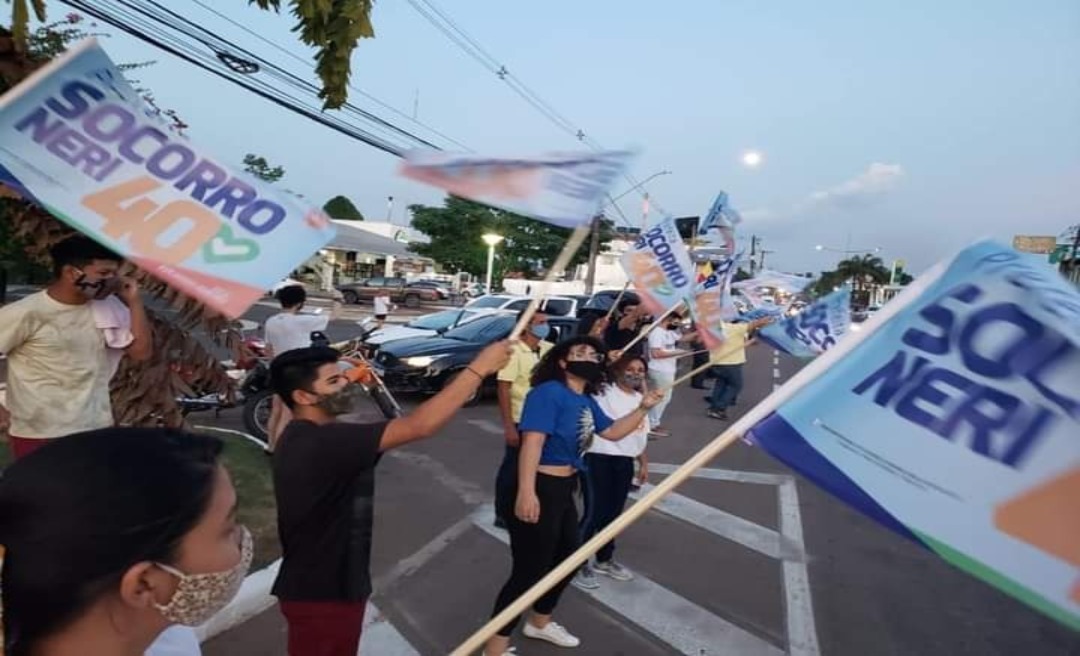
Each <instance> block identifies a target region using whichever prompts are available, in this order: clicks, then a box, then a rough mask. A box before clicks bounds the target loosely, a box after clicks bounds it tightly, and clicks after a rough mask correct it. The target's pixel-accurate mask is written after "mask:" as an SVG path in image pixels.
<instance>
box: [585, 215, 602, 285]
mask: <svg viewBox="0 0 1080 656" xmlns="http://www.w3.org/2000/svg"><path fill="white" fill-rule="evenodd" d="M603 220H604V215H603V214H597V215H596V216H594V217H593V220H592V235H591V238H590V239H589V269H588V272H587V273H586V274H585V293H586V294H589V295H592V293H593V287H595V286H596V259H597V257H599V255H600V222H601V221H603Z"/></svg>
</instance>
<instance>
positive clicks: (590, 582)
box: [571, 563, 600, 590]
mask: <svg viewBox="0 0 1080 656" xmlns="http://www.w3.org/2000/svg"><path fill="white" fill-rule="evenodd" d="M571 583H573V584H574V587H575V588H581V589H582V590H595V589H597V588H599V587H600V581H598V580H596V572H595V571H593V568H592V566H591V565H589V564H588V563H586V564H585V565H582V566H581V569H580V570H578V573H577V575H576V576H574V579H573V580H572V581H571Z"/></svg>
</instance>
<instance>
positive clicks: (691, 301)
mask: <svg viewBox="0 0 1080 656" xmlns="http://www.w3.org/2000/svg"><path fill="white" fill-rule="evenodd" d="M737 260H738V258H735V257H733V258H729V259H727V260H724V261H721V262H718V263H717V264H716V265H715V266H714V265H712V264H710V263H706V264H705V265H702V268H701V269H699V273H698V280H697V285H695V286H694V290H693V295H692V296H690V297H689V298H687V299H686V305H687V307H689V308H690V315H691V316H692V317H693V318H694V325H695V326H696V329H697V331H698V334H699V335H700V337H701V343H702V344H703V345H704V346H705V348H707V349H709V350H710V351H711V350H713V349H716V348H717V347H719V346H721V345H723V343H724V341H725V337H724V322H729V321H731V320H732V319H734V318H735V317H736V316H737V315H738V310H737V309H736V307H735V300H734V299H733V298H732V297H731V278H732V276H733V275H735V269H736V265H735V263H736V261H737Z"/></svg>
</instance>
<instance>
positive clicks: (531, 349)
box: [495, 310, 552, 528]
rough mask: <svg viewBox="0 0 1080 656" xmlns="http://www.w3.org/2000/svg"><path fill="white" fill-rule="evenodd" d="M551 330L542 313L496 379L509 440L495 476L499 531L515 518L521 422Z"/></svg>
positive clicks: (506, 435) (500, 410)
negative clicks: (522, 412) (526, 397)
mask: <svg viewBox="0 0 1080 656" xmlns="http://www.w3.org/2000/svg"><path fill="white" fill-rule="evenodd" d="M522 312H524V310H523V311H522ZM520 318H521V314H519V315H518V319H520ZM550 330H551V327H550V326H548V323H547V315H545V314H544V313H542V312H537V313H536V314H534V315H533V317H532V320H531V321H530V322H529V325H528V327H527V328H526V329H525V330H524V332H522V334H521V339H520V340H519V341H517V342H516V343H515V344H514V347H513V352H512V353H511V355H510V362H508V363H507V364H506V366H505V367H503V368H502V369H500V370H499V374H498V376H497V377H496V378H497V380H498V393H499V414H500V415H501V416H502V425H503V436H504V437H505V438H506V453H505V455H504V456H503V461H502V464H501V465H499V473H498V474H496V476H495V526H498V527H499V528H506V520H507V519H509V518H510V517H511V516H512V515H513V514H514V500H515V499H516V498H517V462H518V446H519V444H520V443H521V435H520V433H518V421H520V420H521V408H522V406H524V405H525V396H526V395H527V394H528V393H529V390H530V389H532V382H531V378H532V372H533V369H534V368H535V367H536V364H537V363H538V362H540V358H542V357H544V354H545V353H547V352H548V350H549V349H550V348H551V346H552V345H551V344H550V343H549V342H545V341H544V339H545V338H546V337H547V336H548V333H549V332H550Z"/></svg>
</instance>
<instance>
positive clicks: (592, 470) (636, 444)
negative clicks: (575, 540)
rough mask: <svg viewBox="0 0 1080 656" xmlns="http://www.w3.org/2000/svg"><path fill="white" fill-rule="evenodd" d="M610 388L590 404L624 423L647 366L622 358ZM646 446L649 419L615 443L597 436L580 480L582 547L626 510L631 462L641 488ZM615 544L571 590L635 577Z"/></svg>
mask: <svg viewBox="0 0 1080 656" xmlns="http://www.w3.org/2000/svg"><path fill="white" fill-rule="evenodd" d="M610 373H611V375H610V380H611V382H610V383H609V384H607V385H606V386H604V388H603V390H602V391H601V393H600V394H597V395H596V396H594V397H593V398H594V399H596V403H597V404H598V405H599V406H600V408H601V409H602V410H603V411H604V413H605V414H606V415H608V416H609V417H623V416H625V415H627V414H629V413H630V412H631V411H632V410H633V409H634V408H636V407H638V406H639V405H641V400H642V399H643V398H644V391H645V388H646V383H645V378H646V374H647V373H648V366H647V365H646V364H645V360H644V359H642V357H641V356H640V355H626V356H623V357H622V358H620V359H619V360H616V361H615V363H614V364H612V365H611V372H610ZM648 440H649V418H648V416H647V415H646V416H645V417H644V418H643V419H642V420H641V424H640V425H639V426H638V427H637V428H636V429H634V430H633V431H632V432H630V433H629V434H627V435H626V436H625V437H623V438H622V439H619V440H610V439H607V438H604V437H602V436H600V435H597V436H596V438H595V439H593V441H592V445H591V446H590V447H589V451H588V452H587V453H586V454H585V471H584V472H582V474H581V479H582V486H581V488H582V492H583V496H584V499H585V504H584V509H583V512H582V517H581V524H580V529H581V541H582V542H583V543H584V542H586V541H587V540H590V539H592V537H593V536H594V535H596V534H597V533H599V532H600V531H602V530H604V528H605V527H607V525H608V524H610V523H611V522H613V521H614V520H615V518H616V517H618V516H619V515H620V514H621V513H622V511H623V507H624V506H625V505H626V499H627V497H628V496H629V495H630V488H631V486H632V485H633V483H634V482H635V477H634V461H635V460H636V461H637V463H638V473H637V478H636V482H637V484H638V485H641V484H643V483H644V482H645V481H646V480H647V479H648V477H649V461H648V459H647V458H646V457H645V447H646V445H647V444H648ZM614 556H615V541H614V540H612V541H611V542H608V543H607V544H605V545H604V546H603V547H601V548H600V550H599V551H598V552H596V560H595V562H594V563H593V564H588V563H586V564H585V566H583V567H582V568H581V570H579V571H578V574H577V576H576V577H575V578H574V581H573V583H574V585H575V586H577V587H579V588H583V589H585V590H592V589H595V588H598V587H600V582H599V581H598V580H597V578H596V575H597V574H598V573H599V574H604V575H605V576H610V577H611V578H613V579H615V580H616V581H630V580H632V579H633V578H634V575H633V574H632V573H631V572H630V570H629V569H627V568H626V567H624V566H622V565H620V564H619V563H618V562H616V561H615V558H614Z"/></svg>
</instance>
